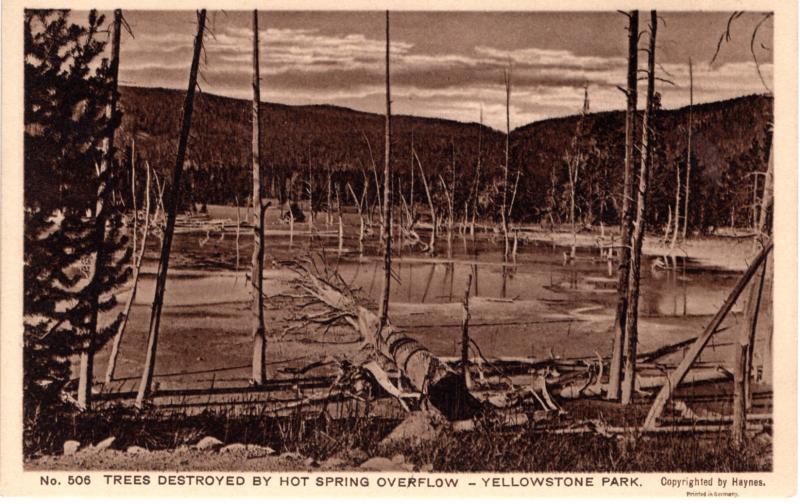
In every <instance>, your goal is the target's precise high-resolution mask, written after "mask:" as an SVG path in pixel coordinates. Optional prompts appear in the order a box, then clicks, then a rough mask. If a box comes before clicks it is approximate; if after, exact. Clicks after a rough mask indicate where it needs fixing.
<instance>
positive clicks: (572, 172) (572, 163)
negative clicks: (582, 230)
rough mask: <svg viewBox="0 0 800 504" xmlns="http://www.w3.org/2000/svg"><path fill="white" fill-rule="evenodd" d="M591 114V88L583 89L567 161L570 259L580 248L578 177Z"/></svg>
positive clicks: (585, 86) (583, 156)
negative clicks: (577, 207)
mask: <svg viewBox="0 0 800 504" xmlns="http://www.w3.org/2000/svg"><path fill="white" fill-rule="evenodd" d="M588 114H589V86H588V84H587V85H584V88H583V108H582V109H581V117H580V119H578V124H577V126H576V127H575V136H574V137H572V147H571V149H570V151H571V152H570V155H569V158H568V160H567V174H568V175H569V223H570V226H571V227H572V249H571V251H570V257H572V258H573V259H575V249H576V247H577V246H578V229H577V227H576V224H577V223H576V222H575V217H576V215H575V197H576V195H577V190H578V187H577V186H578V177H579V176H580V169H581V165H583V162H584V158H585V156H586V154H585V153H584V152H583V134H584V132H583V127H584V121H585V119H586V116H587V115H588Z"/></svg>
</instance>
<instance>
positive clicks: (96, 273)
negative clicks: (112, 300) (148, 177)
mask: <svg viewBox="0 0 800 504" xmlns="http://www.w3.org/2000/svg"><path fill="white" fill-rule="evenodd" d="M121 28H122V11H121V10H120V9H117V10H115V11H114V34H113V37H114V38H113V41H112V46H111V67H110V71H111V91H110V95H111V96H110V100H109V103H108V105H107V106H106V110H105V118H106V121H108V122H109V123H111V122H112V121H113V120H114V116H115V115H116V113H117V81H118V77H119V43H120V29H121ZM115 132H116V128H113V127H109V128H108V134H107V136H106V137H105V138H104V139H103V143H102V146H101V149H102V152H103V157H102V160H101V161H100V166H99V167H98V170H97V181H98V182H97V199H96V201H95V208H94V215H93V217H94V229H93V231H92V239H93V241H94V247H95V250H94V268H93V270H92V275H91V277H90V279H89V283H88V285H87V286H86V289H87V290H88V292H89V293H90V296H91V298H90V303H91V309H90V310H91V311H90V313H89V321H88V322H89V341H88V342H87V344H86V346H85V347H84V349H83V350H82V351H81V363H80V371H79V375H78V406H79V407H80V408H82V409H89V408H91V405H92V381H93V380H94V354H95V350H96V348H95V347H96V346H97V326H98V317H99V311H100V294H99V291H100V287H101V285H100V282H101V278H102V277H103V276H104V273H105V271H104V270H105V269H106V268H107V267H108V266H107V264H106V263H107V261H108V260H109V257H108V251H107V250H106V243H105V242H106V221H107V212H108V206H107V203H108V198H109V193H110V189H111V186H110V184H109V181H110V179H111V170H112V167H113V163H114V159H113V156H114V133H115Z"/></svg>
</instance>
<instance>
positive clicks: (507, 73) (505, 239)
mask: <svg viewBox="0 0 800 504" xmlns="http://www.w3.org/2000/svg"><path fill="white" fill-rule="evenodd" d="M503 78H504V81H505V86H506V152H505V154H506V157H505V163H503V204H502V208H501V212H500V213H501V216H500V217H501V219H502V220H501V224H502V226H503V242H504V249H503V250H504V252H503V260H504V261H508V247H509V242H508V210H507V201H506V200H507V198H508V161H509V147H510V145H509V144H510V139H511V68H510V67H509V68H507V69H506V70H504V71H503Z"/></svg>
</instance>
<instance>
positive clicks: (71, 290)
mask: <svg viewBox="0 0 800 504" xmlns="http://www.w3.org/2000/svg"><path fill="white" fill-rule="evenodd" d="M104 22H105V19H104V16H101V15H98V14H97V13H96V12H95V11H92V12H90V13H89V15H88V19H87V24H86V26H80V25H78V24H74V23H71V22H70V21H69V11H66V10H61V11H49V10H28V11H26V12H25V38H24V44H25V47H24V49H25V100H24V108H25V140H24V155H25V168H24V172H25V175H24V180H25V182H24V183H25V197H24V204H25V233H24V234H25V236H24V246H25V250H24V261H25V266H24V324H25V327H24V365H25V368H24V403H25V420H26V426H25V427H26V433H28V432H29V430H30V429H33V428H36V427H37V419H38V418H40V415H42V414H44V413H45V410H46V409H48V408H52V407H56V406H58V405H59V404H60V403H61V401H60V397H61V392H62V390H63V388H64V386H65V385H66V384H67V383H68V382H69V379H70V360H69V359H70V358H71V357H73V356H74V355H75V354H76V353H78V352H80V351H82V350H84V349H85V348H86V346H87V345H88V344H89V343H90V341H91V340H94V342H95V345H96V346H97V347H99V346H100V345H102V344H103V343H104V342H105V340H106V339H107V338H108V337H110V336H111V335H113V333H114V331H115V330H116V325H117V323H118V322H117V321H116V320H114V321H112V322H111V323H110V324H105V325H103V324H98V325H97V327H96V330H94V329H93V324H92V321H93V317H92V313H93V311H94V309H95V308H96V310H97V312H98V313H99V314H103V313H105V312H108V311H110V310H112V309H113V308H114V306H115V305H116V299H115V298H114V296H113V295H111V293H110V292H111V290H112V289H113V288H115V287H116V286H118V285H120V284H121V283H122V282H124V281H125V279H126V276H127V274H128V268H127V267H126V266H125V265H126V264H127V262H128V260H129V259H128V257H129V252H127V251H126V248H125V244H126V240H125V238H124V237H122V236H121V235H120V229H121V218H120V213H119V211H118V209H116V208H112V207H111V206H110V205H106V209H105V210H104V213H103V215H102V216H101V217H104V218H105V220H106V225H105V237H104V243H105V247H104V251H105V252H104V254H103V255H104V256H105V257H104V258H101V259H102V260H101V261H99V262H98V263H97V264H96V265H95V260H96V257H97V256H96V252H97V250H98V241H97V229H96V228H97V226H96V224H97V217H98V215H95V211H96V203H97V198H98V188H100V187H101V184H105V185H106V187H107V190H106V191H105V193H106V194H110V193H111V189H112V188H113V185H114V184H115V183H116V179H115V177H114V174H115V172H116V168H115V165H116V163H114V166H112V167H111V168H110V169H109V170H107V172H106V174H105V176H104V177H102V178H101V177H100V176H99V175H98V173H99V170H98V166H100V164H101V162H102V156H103V148H102V147H103V146H102V142H103V139H104V138H105V137H106V136H107V134H108V131H109V129H115V128H117V126H118V125H119V119H120V117H119V114H116V115H114V116H112V117H106V105H107V103H108V102H109V101H110V100H111V99H112V91H111V87H110V83H111V78H110V77H111V73H110V68H109V64H108V61H107V60H106V59H101V58H102V56H103V52H104V50H105V46H106V42H105V40H104V35H103V30H104V28H103V24H104ZM98 60H99V64H98ZM87 265H90V266H89V267H90V270H88V271H87V269H86V266H87ZM92 278H94V281H90V280H91V279H92ZM95 300H96V302H95ZM103 321H105V317H103Z"/></svg>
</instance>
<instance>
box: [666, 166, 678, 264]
mask: <svg viewBox="0 0 800 504" xmlns="http://www.w3.org/2000/svg"><path fill="white" fill-rule="evenodd" d="M680 208H681V166H680V163H677V164H676V165H675V226H674V227H673V228H672V241H671V242H670V245H669V248H670V249H674V248H675V244H676V243H677V242H678V228H679V227H680V219H681V211H680Z"/></svg>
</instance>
